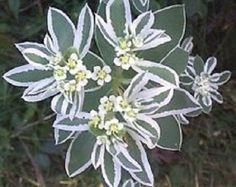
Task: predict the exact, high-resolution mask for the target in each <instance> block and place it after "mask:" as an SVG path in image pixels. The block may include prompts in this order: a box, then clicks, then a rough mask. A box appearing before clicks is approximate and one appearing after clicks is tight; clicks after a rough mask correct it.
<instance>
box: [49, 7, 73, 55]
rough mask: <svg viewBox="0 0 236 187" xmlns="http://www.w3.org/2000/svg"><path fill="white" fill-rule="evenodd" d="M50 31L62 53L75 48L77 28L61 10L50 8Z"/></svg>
mask: <svg viewBox="0 0 236 187" xmlns="http://www.w3.org/2000/svg"><path fill="white" fill-rule="evenodd" d="M48 30H49V33H50V35H51V37H52V39H53V41H54V42H56V43H57V44H58V47H59V50H60V51H61V52H62V53H63V52H65V51H66V50H67V49H68V48H70V47H72V46H73V43H74V34H75V27H74V24H73V23H72V21H71V20H70V18H69V17H68V16H67V15H66V14H65V13H64V12H62V11H61V10H58V9H56V8H49V11H48Z"/></svg>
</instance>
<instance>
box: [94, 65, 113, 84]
mask: <svg viewBox="0 0 236 187" xmlns="http://www.w3.org/2000/svg"><path fill="white" fill-rule="evenodd" d="M110 73H111V68H110V67H109V66H104V67H103V68H101V67H100V66H95V67H94V72H93V74H92V79H93V80H95V81H97V83H98V85H100V86H102V85H104V82H106V83H108V82H110V81H111V75H110Z"/></svg>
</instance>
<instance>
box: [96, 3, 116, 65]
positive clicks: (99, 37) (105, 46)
mask: <svg viewBox="0 0 236 187" xmlns="http://www.w3.org/2000/svg"><path fill="white" fill-rule="evenodd" d="M97 14H98V15H100V16H101V17H102V18H103V19H104V20H105V18H106V3H105V2H104V1H102V2H101V3H100V5H99V7H98V10H97ZM95 40H96V44H97V46H98V49H99V51H100V53H101V55H102V57H103V60H104V61H105V63H106V64H108V65H110V66H113V60H114V58H115V51H114V48H113V46H111V45H110V44H109V43H108V42H107V40H106V39H105V38H104V36H103V34H102V33H101V32H100V30H99V28H98V27H97V26H96V28H95Z"/></svg>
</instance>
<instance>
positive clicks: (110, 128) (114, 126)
mask: <svg viewBox="0 0 236 187" xmlns="http://www.w3.org/2000/svg"><path fill="white" fill-rule="evenodd" d="M104 128H105V129H106V134H107V135H109V136H111V135H118V134H119V133H120V132H121V131H122V130H123V128H124V125H123V124H122V123H120V122H119V120H118V119H116V118H113V119H112V120H110V121H106V122H105V125H104Z"/></svg>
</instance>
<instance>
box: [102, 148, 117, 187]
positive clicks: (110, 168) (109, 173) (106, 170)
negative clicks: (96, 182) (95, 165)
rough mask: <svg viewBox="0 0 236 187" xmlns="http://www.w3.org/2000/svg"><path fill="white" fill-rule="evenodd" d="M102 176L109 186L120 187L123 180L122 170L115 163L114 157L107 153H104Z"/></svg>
mask: <svg viewBox="0 0 236 187" xmlns="http://www.w3.org/2000/svg"><path fill="white" fill-rule="evenodd" d="M102 174H103V177H104V179H105V181H106V183H107V184H108V185H109V186H114V187H118V185H119V182H120V179H121V168H120V166H119V165H117V163H115V162H114V160H113V157H112V156H111V155H110V154H109V153H108V152H107V151H105V153H104V161H103V163H102Z"/></svg>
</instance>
